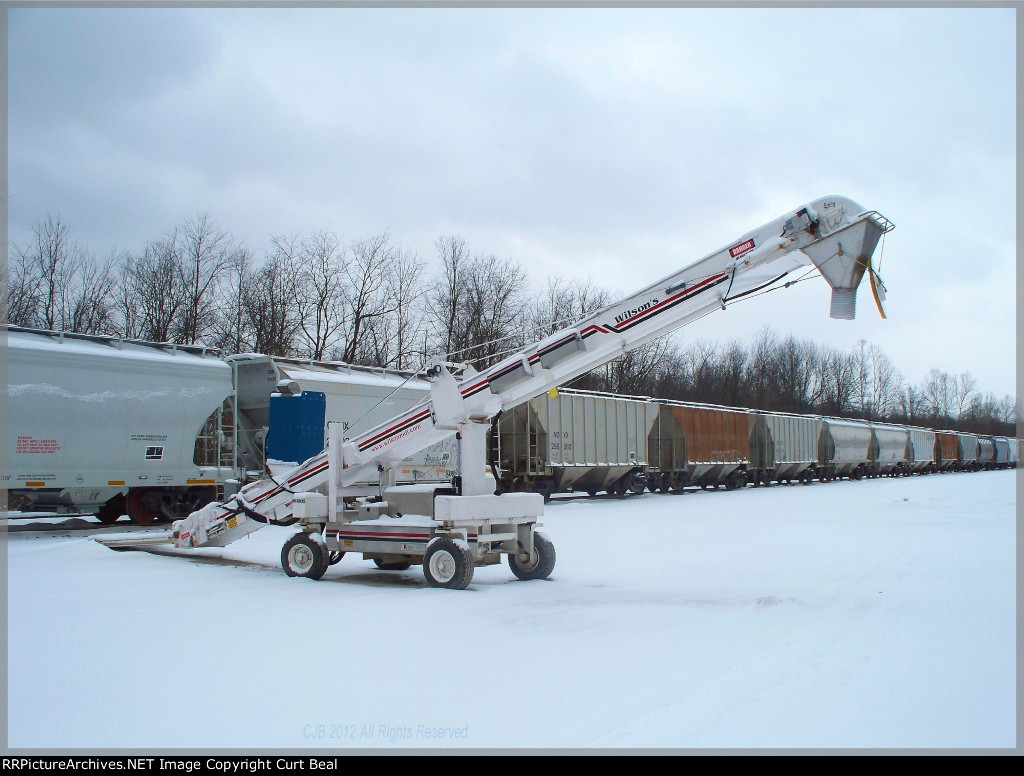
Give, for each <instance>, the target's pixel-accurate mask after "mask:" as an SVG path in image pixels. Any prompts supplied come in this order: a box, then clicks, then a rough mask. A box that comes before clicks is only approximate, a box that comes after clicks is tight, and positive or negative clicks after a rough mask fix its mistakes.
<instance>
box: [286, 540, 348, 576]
mask: <svg viewBox="0 0 1024 776" xmlns="http://www.w3.org/2000/svg"><path fill="white" fill-rule="evenodd" d="M339 560H340V559H339ZM330 562H331V561H330V557H329V556H328V554H327V551H326V548H325V547H324V545H322V544H321V543H320V542H318V541H317V540H316V539H314V538H313V537H312V536H311V535H310V534H308V533H297V534H295V535H294V536H292V538H291V539H289V540H288V541H287V542H285V545H284V547H282V548H281V566H282V567H283V568H284V573H285V574H287V575H288V576H290V577H305V578H306V579H320V577H322V576H323V575H324V572H325V571H327V567H328V566H329V565H330Z"/></svg>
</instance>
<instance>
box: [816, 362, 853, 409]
mask: <svg viewBox="0 0 1024 776" xmlns="http://www.w3.org/2000/svg"><path fill="white" fill-rule="evenodd" d="M854 370H855V365H854V358H853V356H852V355H851V354H849V353H843V352H842V351H840V350H837V349H834V348H825V349H824V350H823V352H822V357H821V359H820V360H819V362H818V374H817V375H816V379H817V380H818V383H819V388H820V390H819V393H820V395H821V399H820V407H821V409H822V411H823V412H825V413H827V414H830V415H842V414H843V413H844V412H846V411H848V410H849V409H850V407H851V404H852V397H853V393H854V379H855V374H854Z"/></svg>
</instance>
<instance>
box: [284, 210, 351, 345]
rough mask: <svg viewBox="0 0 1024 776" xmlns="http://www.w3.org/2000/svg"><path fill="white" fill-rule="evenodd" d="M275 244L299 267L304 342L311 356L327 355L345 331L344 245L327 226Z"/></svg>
mask: <svg viewBox="0 0 1024 776" xmlns="http://www.w3.org/2000/svg"><path fill="white" fill-rule="evenodd" d="M273 244H274V248H275V250H276V251H277V252H279V253H283V254H284V255H287V256H289V257H292V258H294V260H295V261H296V263H297V264H298V266H299V268H300V270H299V277H298V283H297V302H298V310H299V329H300V331H301V337H300V339H301V341H302V345H303V347H304V348H305V349H306V352H307V354H308V355H309V357H310V358H314V359H323V358H326V357H327V354H328V352H330V351H331V350H332V349H333V348H335V347H336V346H337V345H338V343H339V342H340V341H341V338H342V337H343V335H344V331H345V324H346V320H345V312H346V304H345V288H344V277H345V271H346V267H347V265H348V256H347V254H346V251H345V248H344V246H343V245H342V244H341V241H340V240H339V239H338V236H337V235H335V234H334V233H333V232H331V231H328V230H326V229H324V230H321V231H319V232H317V233H315V234H313V235H311V236H309V237H307V238H305V239H303V240H296V239H284V238H274V240H273Z"/></svg>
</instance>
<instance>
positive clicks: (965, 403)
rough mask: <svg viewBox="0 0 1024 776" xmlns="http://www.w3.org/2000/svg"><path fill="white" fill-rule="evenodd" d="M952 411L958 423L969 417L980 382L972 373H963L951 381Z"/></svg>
mask: <svg viewBox="0 0 1024 776" xmlns="http://www.w3.org/2000/svg"><path fill="white" fill-rule="evenodd" d="M950 386H951V394H952V395H951V396H950V409H951V410H952V411H955V412H956V421H957V423H960V422H961V421H962V420H964V419H965V418H966V417H967V411H968V408H969V407H970V406H971V399H972V398H973V397H974V394H975V388H977V387H978V381H977V379H976V378H975V377H974V375H972V374H971V373H970V372H961V373H960V374H959V375H957V376H956V377H953V378H951V379H950Z"/></svg>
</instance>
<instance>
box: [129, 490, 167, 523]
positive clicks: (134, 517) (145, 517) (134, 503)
mask: <svg viewBox="0 0 1024 776" xmlns="http://www.w3.org/2000/svg"><path fill="white" fill-rule="evenodd" d="M125 511H126V512H127V513H128V517H129V518H131V521H132V522H133V523H135V524H136V525H152V524H153V523H155V522H156V521H157V520H159V519H160V518H161V517H162V516H163V514H162V512H161V511H160V497H159V495H157V494H156V493H154V492H152V491H149V490H145V489H144V488H132V489H131V490H129V491H128V498H127V499H125Z"/></svg>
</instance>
